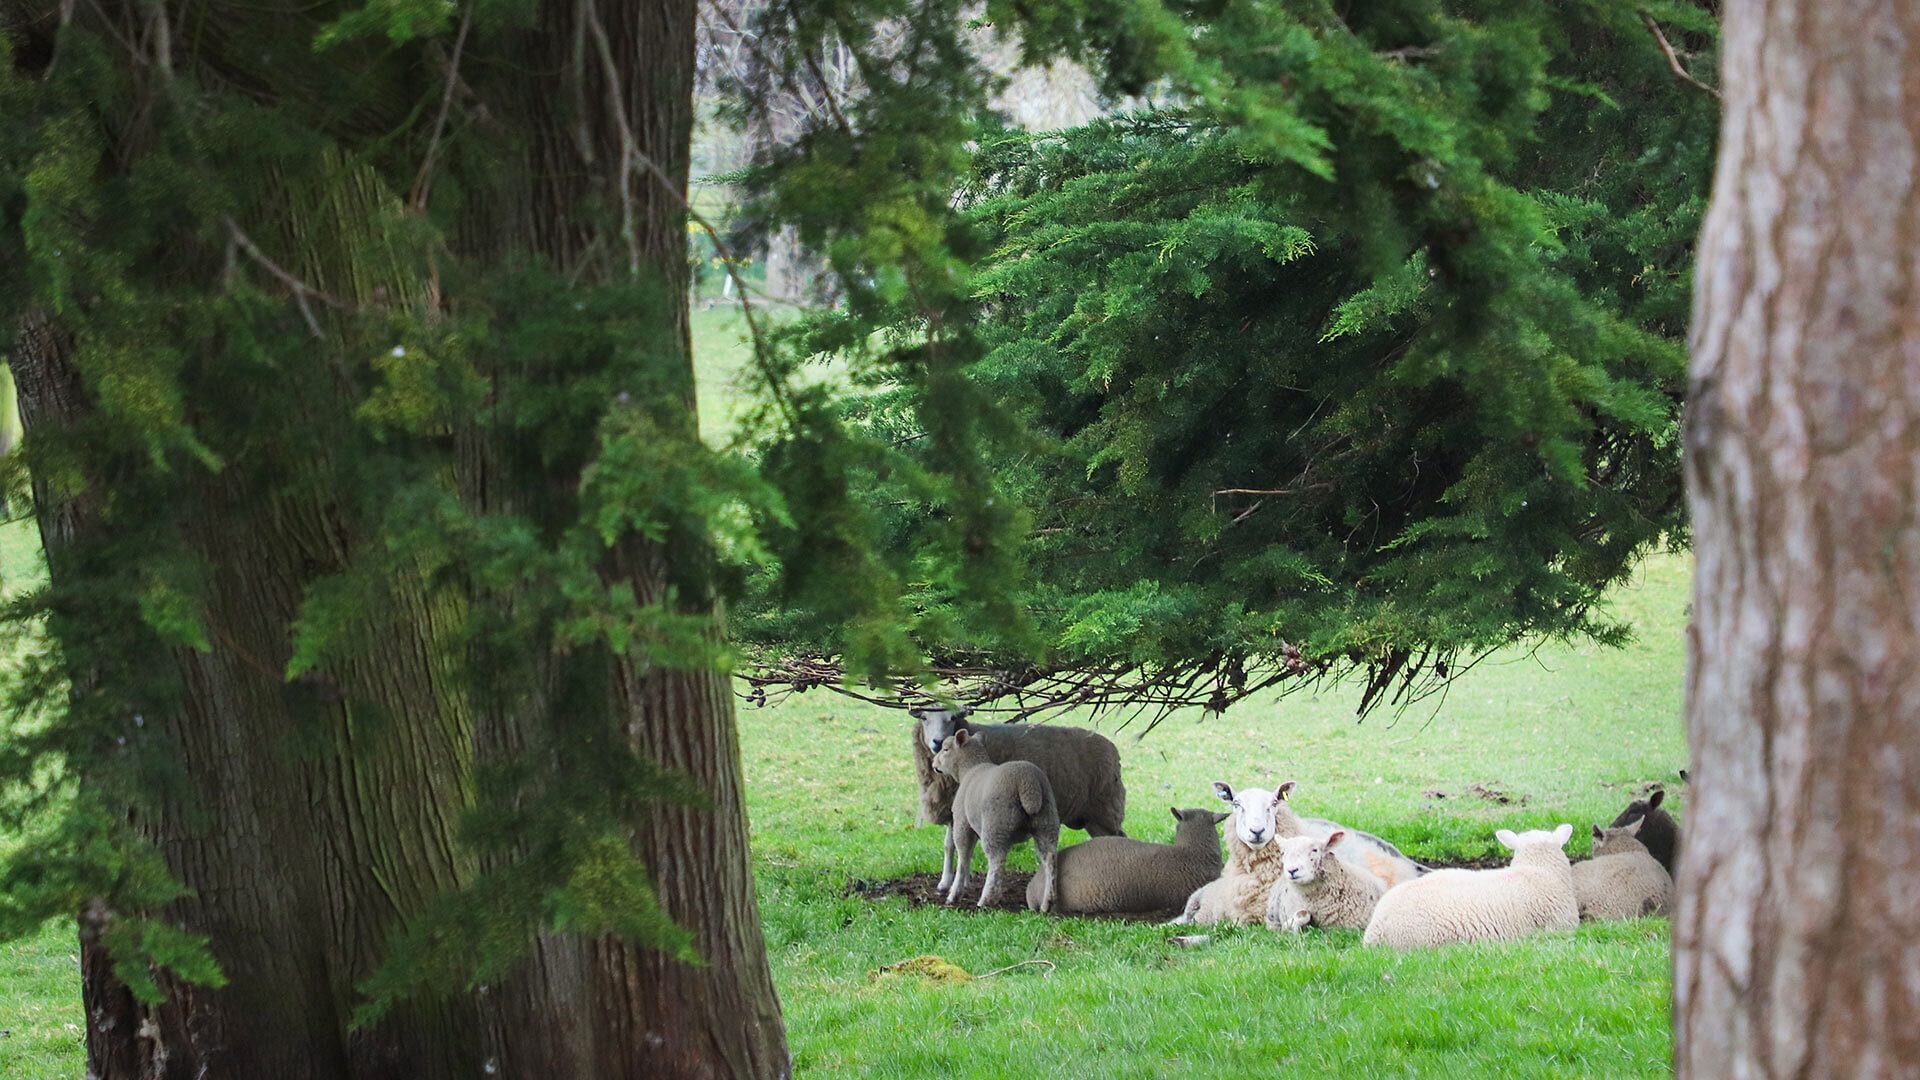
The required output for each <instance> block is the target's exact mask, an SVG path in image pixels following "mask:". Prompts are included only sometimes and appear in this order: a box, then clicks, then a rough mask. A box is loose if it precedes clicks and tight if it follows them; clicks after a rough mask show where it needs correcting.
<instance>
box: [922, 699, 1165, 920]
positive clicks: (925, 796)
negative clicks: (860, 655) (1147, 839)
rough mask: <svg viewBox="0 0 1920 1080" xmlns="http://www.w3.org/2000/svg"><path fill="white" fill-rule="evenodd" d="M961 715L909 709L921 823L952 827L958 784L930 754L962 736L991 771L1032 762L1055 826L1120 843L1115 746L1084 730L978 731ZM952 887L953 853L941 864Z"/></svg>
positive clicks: (1122, 799)
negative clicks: (1047, 790)
mask: <svg viewBox="0 0 1920 1080" xmlns="http://www.w3.org/2000/svg"><path fill="white" fill-rule="evenodd" d="M967 713H968V710H966V709H914V710H912V715H913V717H914V724H913V764H914V771H915V773H916V774H917V775H918V777H919V780H920V811H919V819H918V821H919V823H922V824H924V823H929V822H930V823H932V824H935V825H947V824H950V823H951V822H952V821H953V793H954V788H955V786H956V785H955V783H954V781H953V779H952V778H951V777H948V776H944V775H942V774H941V773H940V772H939V771H938V770H936V769H935V768H934V767H933V755H934V754H936V753H938V752H939V750H940V747H941V745H942V744H943V743H944V742H945V741H946V740H947V739H949V738H951V737H953V736H954V735H956V734H958V733H960V732H962V731H967V732H971V733H972V735H973V737H974V738H975V739H977V740H979V741H980V742H981V743H982V744H983V745H984V746H985V747H986V751H987V756H988V758H989V759H991V760H992V761H993V763H994V764H996V765H997V764H1000V763H1003V762H1007V761H1031V762H1033V763H1034V764H1035V765H1038V766H1040V768H1041V770H1042V771H1043V772H1045V773H1046V774H1047V783H1048V784H1049V785H1051V787H1052V789H1053V798H1054V803H1055V805H1056V806H1058V807H1059V810H1060V822H1061V824H1063V825H1065V826H1066V827H1068V828H1071V829H1084V830H1086V832H1087V834H1088V835H1090V836H1125V835H1126V831H1125V830H1124V829H1123V828H1122V827H1121V826H1122V825H1123V824H1124V822H1125V820H1126V816H1127V788H1126V785H1125V784H1123V783H1121V781H1120V751H1118V750H1117V749H1115V748H1114V745H1113V742H1112V740H1110V739H1108V738H1107V737H1106V736H1104V735H1101V734H1099V733H1098V732H1094V731H1088V730H1086V729H1085V728H1075V727H1063V726H1059V725H1052V724H1047V725H1036V724H976V723H974V722H972V721H971V720H969V719H968V718H967ZM952 883H953V858H952V851H951V849H949V850H948V852H947V857H946V858H945V859H944V860H943V861H942V863H941V865H940V888H941V889H942V890H944V889H946V888H947V887H948V886H949V885H951V884H952Z"/></svg>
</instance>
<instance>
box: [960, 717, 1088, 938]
mask: <svg viewBox="0 0 1920 1080" xmlns="http://www.w3.org/2000/svg"><path fill="white" fill-rule="evenodd" d="M933 765H934V768H936V769H939V770H940V771H941V772H942V773H945V774H946V775H948V776H951V777H953V778H954V780H955V781H957V783H958V787H957V789H956V790H955V792H954V796H953V822H952V824H950V825H949V826H948V827H947V852H948V857H949V859H950V860H952V861H954V867H955V869H954V875H953V884H952V887H951V888H950V889H949V890H948V892H947V903H949V904H954V903H958V902H959V900H960V894H961V893H963V892H965V891H966V888H967V882H968V881H969V880H971V879H972V877H973V844H974V841H975V840H976V839H978V840H980V841H983V842H984V844H985V846H986V849H987V880H986V881H985V882H983V883H982V884H981V886H980V906H981V907H986V906H988V905H989V904H992V903H994V902H995V901H997V900H998V899H999V895H1000V878H1001V873H1000V872H1001V870H1002V869H1003V868H1004V867H1005V866H1006V862H1007V852H1008V851H1009V850H1011V849H1012V847H1013V845H1015V844H1018V843H1020V842H1021V841H1023V840H1027V839H1029V838H1031V839H1032V840H1033V847H1034V851H1035V852H1037V853H1038V854H1039V856H1040V871H1039V875H1038V876H1040V877H1043V878H1045V880H1046V884H1045V885H1044V886H1042V892H1041V895H1040V906H1039V910H1041V911H1051V910H1052V909H1053V903H1054V893H1055V891H1056V890H1055V882H1056V881H1058V880H1059V874H1058V872H1057V871H1058V860H1057V854H1058V851H1059V847H1060V811H1059V809H1058V808H1057V807H1056V806H1055V805H1054V799H1053V790H1052V788H1050V787H1048V785H1047V774H1046V773H1044V772H1042V771H1041V769H1040V766H1038V765H1035V764H1034V763H1033V762H1031V761H1008V762H1004V763H1002V764H998V765H996V764H994V763H993V760H992V759H991V758H989V757H988V756H987V748H986V747H985V746H983V745H981V742H980V740H978V739H975V738H973V737H972V733H971V732H969V731H964V730H962V731H959V732H956V733H955V734H954V735H952V736H951V737H949V738H948V739H947V741H946V742H945V743H943V744H941V747H940V752H939V753H937V754H935V755H934V756H933Z"/></svg>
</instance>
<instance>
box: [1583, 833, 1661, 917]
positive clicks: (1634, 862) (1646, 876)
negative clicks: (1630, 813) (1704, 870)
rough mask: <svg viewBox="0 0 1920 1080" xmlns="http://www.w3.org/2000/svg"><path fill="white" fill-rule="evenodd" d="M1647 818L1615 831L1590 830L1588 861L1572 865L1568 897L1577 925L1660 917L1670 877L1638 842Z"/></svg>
mask: <svg viewBox="0 0 1920 1080" xmlns="http://www.w3.org/2000/svg"><path fill="white" fill-rule="evenodd" d="M1646 823H1647V819H1646V818H1636V819H1634V820H1633V821H1632V822H1631V823H1629V824H1627V825H1624V826H1621V827H1619V828H1609V829H1602V828H1601V827H1600V826H1598V825H1595V826H1594V827H1593V841H1594V843H1593V858H1591V859H1588V860H1587V861H1586V862H1582V863H1575V864H1573V895H1574V899H1575V900H1576V901H1577V902H1578V903H1579V905H1580V918H1581V920H1582V921H1593V920H1601V919H1637V918H1639V917H1640V916H1642V915H1665V914H1666V913H1667V906H1668V903H1669V902H1670V901H1671V900H1672V898H1673V878H1672V877H1671V876H1670V875H1669V874H1668V873H1667V871H1666V868H1665V867H1663V866H1661V865H1660V862H1659V860H1657V859H1655V858H1654V857H1653V855H1652V853H1651V852H1649V851H1648V850H1647V846H1646V845H1645V844H1643V843H1641V842H1640V839H1639V837H1638V835H1637V834H1638V833H1640V832H1641V831H1643V829H1644V827H1645V825H1646Z"/></svg>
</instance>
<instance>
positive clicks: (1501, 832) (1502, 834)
mask: <svg viewBox="0 0 1920 1080" xmlns="http://www.w3.org/2000/svg"><path fill="white" fill-rule="evenodd" d="M1493 838H1494V839H1495V840H1498V841H1500V843H1501V846H1503V847H1508V848H1511V847H1513V846H1514V845H1515V844H1518V843H1519V842H1520V838H1519V837H1517V836H1515V835H1513V830H1512V829H1495V830H1493Z"/></svg>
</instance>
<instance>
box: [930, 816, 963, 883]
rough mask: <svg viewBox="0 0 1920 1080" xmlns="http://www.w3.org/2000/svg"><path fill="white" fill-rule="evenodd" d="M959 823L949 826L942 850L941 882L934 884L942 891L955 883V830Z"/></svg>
mask: <svg viewBox="0 0 1920 1080" xmlns="http://www.w3.org/2000/svg"><path fill="white" fill-rule="evenodd" d="M956 828H959V825H958V823H954V824H950V825H948V826H947V836H946V842H945V845H944V846H943V848H942V850H941V852H940V884H938V885H936V886H934V888H935V889H937V890H939V891H940V892H946V891H947V889H948V888H950V887H951V886H952V885H953V830H954V829H956Z"/></svg>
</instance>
